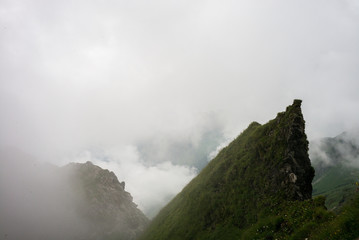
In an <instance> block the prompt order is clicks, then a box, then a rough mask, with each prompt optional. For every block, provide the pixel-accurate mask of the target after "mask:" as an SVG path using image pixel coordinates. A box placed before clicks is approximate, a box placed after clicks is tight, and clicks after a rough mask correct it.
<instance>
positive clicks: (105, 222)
mask: <svg viewBox="0 0 359 240" xmlns="http://www.w3.org/2000/svg"><path fill="white" fill-rule="evenodd" d="M64 169H65V171H67V173H68V174H69V176H70V179H71V182H72V183H74V184H75V185H76V186H77V188H78V190H79V191H81V192H82V193H83V198H84V202H83V204H82V205H81V206H80V207H79V212H80V214H81V215H82V216H83V218H85V219H86V220H87V221H88V222H89V224H90V225H91V231H92V234H91V235H90V236H88V239H99V238H100V239H107V238H111V239H112V238H115V237H116V238H118V239H126V240H131V239H135V238H136V237H137V236H138V235H139V234H140V233H141V232H142V231H143V230H144V228H145V226H146V225H147V224H148V219H147V217H146V216H145V215H144V214H143V213H142V212H141V211H140V210H139V209H138V208H137V205H136V204H135V203H134V202H133V198H132V196H131V194H130V193H128V192H126V191H125V182H121V183H120V182H119V181H118V179H117V177H116V175H115V174H114V173H113V172H110V171H109V170H107V169H102V168H100V167H99V166H96V165H94V164H92V163H91V162H86V163H84V164H81V163H70V164H68V165H67V166H65V167H64Z"/></svg>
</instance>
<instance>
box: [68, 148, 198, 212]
mask: <svg viewBox="0 0 359 240" xmlns="http://www.w3.org/2000/svg"><path fill="white" fill-rule="evenodd" d="M71 161H76V162H87V161H91V162H92V163H94V164H96V165H98V166H101V167H102V168H105V169H109V170H111V171H113V172H114V173H115V174H116V176H117V177H118V180H119V181H120V182H121V181H125V183H126V191H128V192H130V193H131V195H132V196H133V198H134V202H135V203H136V204H138V206H139V208H140V209H141V210H142V211H143V212H144V213H145V214H147V216H149V217H154V215H155V214H157V212H158V211H159V210H160V208H161V207H162V206H164V205H165V204H166V203H167V202H168V201H169V200H171V199H172V198H173V197H174V196H175V195H176V194H177V193H178V192H179V191H181V190H182V188H183V187H184V186H185V185H186V184H187V183H188V182H189V181H190V180H191V179H192V178H193V177H194V176H195V175H196V174H197V170H196V169H195V168H193V167H189V166H180V165H174V164H172V163H171V162H169V161H166V162H161V163H156V164H153V165H150V166H149V165H148V164H146V163H144V162H143V161H142V159H140V154H139V152H138V151H137V149H136V147H134V146H126V147H116V148H113V149H111V150H99V149H98V150H96V151H84V152H82V153H80V154H78V155H77V156H72V157H71ZM66 162H67V161H66Z"/></svg>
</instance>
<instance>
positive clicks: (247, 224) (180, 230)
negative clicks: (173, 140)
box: [140, 103, 324, 240]
mask: <svg viewBox="0 0 359 240" xmlns="http://www.w3.org/2000/svg"><path fill="white" fill-rule="evenodd" d="M298 117H299V118H301V112H300V103H299V109H298V106H290V107H288V108H287V111H286V112H284V113H280V114H278V116H277V118H276V119H274V120H272V121H270V122H268V123H267V124H265V125H263V126H261V125H260V124H258V123H252V124H251V125H250V126H249V127H248V129H247V130H245V131H244V132H243V133H242V134H241V135H240V136H239V137H238V138H237V139H235V140H234V141H233V142H232V143H231V144H230V145H229V146H228V147H226V148H224V149H223V150H222V151H221V152H220V153H219V154H218V156H217V157H216V158H215V159H213V160H212V161H211V162H210V163H209V164H208V166H207V167H206V168H204V169H203V170H202V172H201V173H200V174H199V175H198V176H197V177H196V178H195V179H193V180H192V181H191V182H190V183H189V184H188V185H187V186H186V187H185V188H184V189H183V191H182V192H181V193H180V194H178V195H177V196H176V197H175V198H174V199H173V200H172V201H171V202H170V203H169V204H168V205H167V206H166V207H165V208H164V209H162V211H161V212H160V213H159V215H158V216H157V217H156V218H155V219H154V220H153V221H152V223H151V225H150V227H149V228H148V229H147V231H145V233H144V234H143V236H142V238H140V239H156V240H161V239H171V240H176V239H181V240H183V239H253V237H254V236H255V233H256V232H255V233H253V231H254V230H257V229H258V228H257V227H259V228H260V227H262V223H263V222H262V221H264V222H266V221H267V222H273V221H274V222H276V224H275V225H274V226H273V228H275V229H271V231H270V232H267V231H262V232H265V234H267V235H268V234H269V235H268V237H273V236H277V237H281V236H283V237H282V239H286V237H287V235H288V234H292V233H293V232H294V231H295V229H298V228H299V227H298V224H299V225H301V224H303V222H304V221H299V219H298V221H293V220H292V217H288V216H290V215H287V216H284V215H285V214H284V212H285V211H284V209H292V211H293V212H297V215H298V216H299V215H300V214H299V212H300V209H301V208H300V207H299V208H298V209H297V207H296V206H297V205H298V204H299V203H297V201H295V202H293V201H289V202H287V201H285V199H286V198H287V196H291V198H292V196H294V195H293V194H294V193H293V191H292V190H293V188H291V187H288V188H286V187H282V186H283V181H284V180H283V178H281V177H279V176H280V174H282V173H280V169H282V170H283V169H284V167H285V165H286V164H287V163H288V162H287V161H289V160H288V159H287V157H288V156H287V155H288V153H289V152H291V150H293V149H288V138H289V137H288V136H290V134H292V133H293V131H292V130H293V129H292V125H293V123H294V122H295V121H297V120H298ZM301 119H302V118H301ZM301 119H300V120H301ZM303 124H304V123H303ZM296 141H297V143H296V144H298V145H300V148H302V149H304V150H305V153H306V151H307V141H306V138H305V135H303V136H300V138H299V139H297V140H296ZM293 154H294V155H296V153H293ZM298 154H300V152H299V153H298ZM308 162H309V159H308ZM307 171H308V173H306V174H308V175H309V176H312V175H311V174H312V172H311V171H313V170H312V168H311V167H310V164H309V169H307ZM285 177H286V178H287V175H285ZM308 178H310V179H309V181H311V177H308ZM286 184H288V183H286ZM289 185H290V184H289ZM292 187H293V186H292ZM302 203H305V204H307V205H308V207H307V208H308V209H311V210H310V211H311V212H315V211H316V210H315V209H316V208H317V207H318V206H317V205H315V204H314V203H313V201H311V200H308V201H305V202H300V204H302ZM287 204H289V205H288V206H287ZM300 204H299V205H300ZM289 206H290V207H289ZM309 206H311V207H309ZM319 208H320V209H321V210H323V211H324V208H323V205H322V206H321V207H319ZM321 210H318V211H321ZM282 213H283V214H282ZM290 214H292V213H290ZM282 215H283V216H284V217H282ZM278 216H279V217H278ZM283 224H284V225H285V226H287V227H283V226H284V225H283ZM253 226H255V227H253ZM263 226H265V225H263ZM265 229H266V228H264V230H265ZM283 229H284V230H283ZM274 230H275V231H274ZM253 234H254V235H253ZM269 239H270V238H269Z"/></svg>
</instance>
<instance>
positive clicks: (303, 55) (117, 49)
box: [0, 0, 359, 199]
mask: <svg viewBox="0 0 359 240" xmlns="http://www.w3.org/2000/svg"><path fill="white" fill-rule="evenodd" d="M358 22H359V8H358V4H357V2H356V1H355V0H328V1H309V0H303V1H285V0H269V1H246V0H242V1H222V2H221V3H218V2H216V1H201V0H198V1H181V2H179V1H163V0H155V1H142V0H134V1H106V2H99V1H84V0H75V1H51V2H49V1H44V0H18V1H11V0H3V1H1V2H0V52H1V54H0V116H1V118H0V132H1V135H0V146H16V147H18V148H20V149H23V150H25V151H26V152H29V153H31V154H33V155H35V156H36V157H37V158H41V159H46V160H49V161H52V162H56V161H58V159H61V156H63V155H69V154H70V155H71V153H73V152H81V151H84V149H89V148H90V147H89V146H95V147H99V148H102V149H104V151H105V152H106V153H108V152H110V151H113V150H112V147H111V146H117V147H118V148H119V149H120V150H119V151H120V152H121V154H123V152H129V153H128V154H130V153H131V152H132V153H131V154H133V155H131V154H130V155H129V156H127V155H126V156H123V157H121V159H122V160H121V167H122V168H125V167H126V166H127V167H128V168H127V170H128V172H131V174H133V175H131V176H135V173H136V171H137V172H140V171H141V169H142V170H143V172H142V174H143V176H146V178H148V179H152V178H151V176H158V180H156V181H157V182H156V181H155V178H153V179H152V180H151V181H154V183H153V186H157V185H156V184H158V185H160V184H164V183H160V182H165V183H167V182H168V183H172V184H173V185H176V184H177V181H178V182H179V183H181V184H184V182H187V181H188V179H189V178H190V176H193V174H192V170H191V166H193V165H194V164H193V159H190V160H188V158H183V162H182V163H180V161H179V160H178V158H171V159H168V160H166V159H165V158H166V157H168V156H169V154H171V153H173V151H172V147H171V146H175V145H176V144H177V143H180V144H179V145H180V146H185V143H186V142H188V145H190V146H196V143H201V139H202V138H203V136H204V135H203V128H202V127H201V126H202V125H206V124H207V123H208V122H209V123H211V121H208V119H209V118H216V119H218V121H215V122H216V124H213V125H210V127H209V128H211V127H213V128H214V129H216V130H218V131H219V132H220V134H219V135H220V136H216V138H217V137H218V139H216V141H219V142H221V141H223V139H233V138H234V137H235V136H237V135H238V134H239V133H240V132H241V131H243V129H244V128H245V127H247V126H248V125H249V123H250V122H252V121H258V122H260V123H264V122H266V121H268V120H269V119H272V118H273V117H275V114H276V113H277V112H279V111H283V109H284V108H285V106H287V105H289V104H290V103H291V102H292V100H293V99H294V98H301V99H303V100H304V101H303V112H304V117H305V119H306V123H307V125H306V127H307V134H308V136H309V138H310V139H312V138H320V137H323V136H335V135H337V134H339V133H341V132H343V131H345V130H347V129H351V128H354V127H357V123H358V122H359V112H358V111H356V109H358V108H359V107H358V106H359V95H358V94H357V89H359V81H358V77H359V68H358V67H357V66H358V64H359V45H358V44H357V43H358V42H359V28H358ZM203 116H207V117H203ZM205 129H206V128H205ZM209 132H210V131H209ZM176 139H177V140H176ZM151 140H153V142H154V144H152V145H148V146H153V149H151V150H152V151H151V152H150V153H151V154H147V155H145V154H143V152H141V149H140V147H139V144H140V143H143V142H151ZM167 140H170V141H169V142H170V143H168V142H167ZM161 141H164V142H165V143H166V144H163V145H162V144H157V143H159V142H161ZM219 142H218V143H217V144H218V145H219ZM173 143H176V144H173ZM128 146H132V147H133V148H134V149H135V150H124V149H127V147H128ZM176 146H177V145H176ZM165 147H167V148H165ZM168 149H169V150H168ZM187 149H190V148H187ZM192 150H193V151H197V150H198V148H196V147H193V148H192ZM213 150H215V147H213V148H211V149H209V150H206V151H207V154H209V153H210V152H211V151H213ZM137 151H139V152H140V154H138V153H137ZM198 151H200V150H198ZM201 151H202V150H201ZM206 151H202V152H206ZM202 152H201V153H202ZM118 154H120V153H118ZM121 154H120V155H121ZM139 155H140V157H139ZM149 155H150V156H152V157H151V158H150V159H149V158H147V157H148V156H149ZM121 156H122V155H121ZM154 156H161V160H158V161H155V159H154ZM125 159H127V160H125ZM73 160H74V159H69V161H73ZM111 161H114V162H113V163H107V164H108V165H110V164H114V166H113V167H114V168H115V166H117V165H118V163H117V162H116V161H118V160H111ZM154 162H155V163H154ZM166 164H167V165H166ZM116 168H117V167H116ZM118 171H120V170H118ZM166 171H168V172H170V173H171V174H169V175H166V173H165V172H166ZM128 172H124V173H122V172H121V174H130V173H128ZM132 172H133V173H132ZM119 173H120V172H119ZM150 173H156V174H154V175H151V174H150ZM147 174H148V175H147ZM121 176H126V175H119V177H120V178H121ZM165 176H166V178H167V177H168V179H167V180H166V181H164V180H163V179H164V178H165ZM180 176H183V181H182V180H181V181H180V180H179V179H181V177H180ZM172 177H173V178H172ZM128 178H129V179H128V180H126V181H127V183H128V185H129V187H130V186H131V184H132V183H131V182H132V181H135V180H137V181H138V182H139V181H140V179H135V177H133V178H134V179H133V178H131V177H130V176H129V177H128ZM172 181H173V182H172ZM179 183H178V184H179ZM136 184H138V185H137V186H138V189H140V187H146V186H144V185H140V183H136ZM136 184H134V185H136ZM181 184H179V185H181ZM176 186H177V185H176ZM166 188H167V187H166ZM177 189H179V187H177ZM168 190H169V189H168ZM131 191H132V189H131ZM133 191H134V192H133V193H132V192H131V193H132V194H133V195H134V196H135V195H139V194H140V193H136V191H137V192H141V191H143V195H144V194H145V191H146V190H142V189H141V190H136V189H135V188H133ZM155 191H156V190H155V189H154V190H153V192H155ZM166 191H167V190H166ZM148 194H149V193H148ZM163 194H164V195H163V196H159V199H165V198H166V196H167V195H166V194H167V193H165V191H164V192H163ZM150 197H151V196H150V195H148V198H150ZM135 199H136V196H135Z"/></svg>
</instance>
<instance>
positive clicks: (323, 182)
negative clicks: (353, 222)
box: [313, 165, 359, 210]
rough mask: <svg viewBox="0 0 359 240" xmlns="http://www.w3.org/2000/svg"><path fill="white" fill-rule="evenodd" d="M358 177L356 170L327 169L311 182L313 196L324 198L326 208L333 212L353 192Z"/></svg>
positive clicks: (347, 168)
mask: <svg viewBox="0 0 359 240" xmlns="http://www.w3.org/2000/svg"><path fill="white" fill-rule="evenodd" d="M358 177H359V170H358V169H352V168H349V167H345V166H341V165H337V166H333V167H329V168H328V169H327V170H326V172H325V173H324V174H323V175H322V176H320V178H318V179H316V180H314V181H313V196H319V195H323V196H325V197H326V203H325V204H326V206H327V208H328V209H330V210H334V209H335V208H337V207H339V206H341V204H342V203H344V202H345V201H346V200H347V199H348V198H349V197H350V196H351V195H352V193H353V192H354V191H355V189H356V186H355V182H356V181H358Z"/></svg>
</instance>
